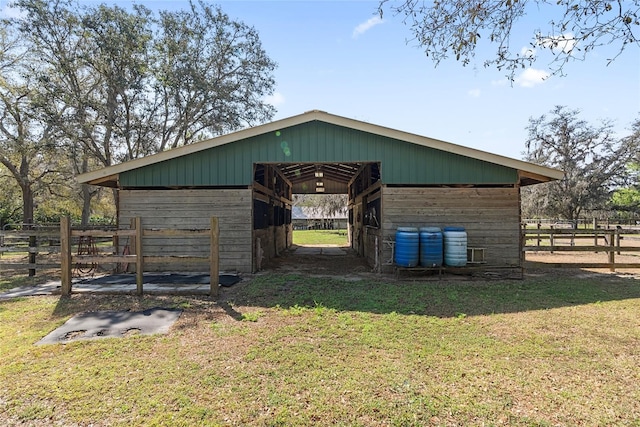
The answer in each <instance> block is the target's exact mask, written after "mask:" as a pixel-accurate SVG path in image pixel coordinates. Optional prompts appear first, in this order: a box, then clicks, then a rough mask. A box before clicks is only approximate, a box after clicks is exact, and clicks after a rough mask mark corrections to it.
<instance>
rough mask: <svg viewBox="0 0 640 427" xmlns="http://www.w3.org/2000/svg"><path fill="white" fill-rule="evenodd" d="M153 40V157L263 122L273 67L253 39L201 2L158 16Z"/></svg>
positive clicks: (253, 32)
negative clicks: (156, 129)
mask: <svg viewBox="0 0 640 427" xmlns="http://www.w3.org/2000/svg"><path fill="white" fill-rule="evenodd" d="M157 27H158V28H159V30H158V32H157V34H156V36H155V37H154V42H155V43H154V55H155V62H154V64H153V66H154V71H153V72H154V73H155V85H154V89H155V93H156V95H157V96H158V98H157V99H158V110H157V113H158V114H156V116H157V117H160V118H161V120H160V121H159V128H160V129H161V135H160V137H159V147H158V150H159V151H163V150H165V149H167V148H175V147H177V146H178V145H184V144H189V143H191V142H193V141H197V140H199V139H202V138H206V137H212V136H215V135H220V134H222V133H225V132H229V131H234V130H237V129H240V128H242V127H246V126H251V125H253V124H257V123H263V122H265V121H268V120H269V119H271V118H272V117H273V115H274V114H275V109H274V107H273V106H271V105H269V104H267V103H266V102H265V101H264V99H265V96H266V95H271V94H272V93H273V88H274V86H275V81H274V79H273V75H272V72H273V70H274V69H275V66H276V65H275V63H274V62H273V61H272V60H271V59H269V57H268V56H267V54H266V52H265V51H264V50H263V49H262V45H261V43H260V39H259V37H258V33H257V31H256V30H255V29H254V28H251V27H249V26H247V25H245V24H243V23H241V22H236V21H233V20H231V19H230V18H229V16H228V15H226V14H225V13H223V12H222V10H220V9H219V8H213V7H210V6H207V5H206V4H204V3H203V2H202V1H200V2H198V3H194V2H190V9H189V10H186V11H185V10H183V11H177V12H169V11H162V12H160V18H159V20H158V21H157Z"/></svg>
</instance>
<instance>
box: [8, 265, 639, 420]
mask: <svg viewBox="0 0 640 427" xmlns="http://www.w3.org/2000/svg"><path fill="white" fill-rule="evenodd" d="M236 286H239V287H237V288H230V290H229V292H230V291H231V290H232V291H233V299H232V300H228V301H226V302H224V303H221V304H220V305H218V304H216V303H215V302H213V301H210V300H209V299H207V298H196V297H159V296H145V297H144V298H136V297H133V296H105V295H101V296H97V295H93V296H92V295H72V297H70V298H61V297H54V296H49V297H32V298H28V299H18V300H12V301H3V302H0V357H2V361H3V363H2V364H0V424H2V425H12V424H14V425H15V424H26V425H89V424H96V425H116V426H118V425H122V426H125V425H126V426H129V425H172V426H173V425H177V426H181V425H184V426H191V425H221V426H227V425H232V426H233V425H238V426H240V425H257V426H278V425H286V426H307V425H344V426H377V425H380V426H382V425H384V426H388V425H390V426H424V425H511V426H553V425H592V426H597V425H598V426H599V425H608V426H615V425H620V426H623V425H625V426H640V403H639V402H640V389H639V388H638V384H639V383H640V371H639V370H638V366H640V353H639V352H638V348H639V347H640V323H639V322H638V319H639V318H640V285H639V284H638V281H637V280H633V279H620V278H615V277H612V276H607V275H603V276H594V277H589V278H573V277H555V278H548V277H541V278H535V279H526V280H522V281H487V282H484V281H460V282H458V281H442V282H435V281H429V282H424V283H422V282H389V281H376V280H361V281H356V282H347V281H342V280H338V279H331V278H309V277H304V276H299V275H281V274H267V275H261V276H257V277H255V278H254V279H253V280H252V281H250V282H248V283H245V284H240V285H236ZM155 306H163V307H180V308H183V309H184V310H185V311H184V312H183V314H182V316H181V318H180V320H179V321H178V322H177V323H176V324H175V325H174V326H173V327H172V329H171V331H170V332H169V334H168V335H157V336H132V337H129V338H123V339H104V340H98V341H84V342H74V343H69V344H66V345H47V346H35V345H34V343H35V342H36V341H38V340H39V339H40V338H42V337H43V336H44V335H46V334H47V333H48V332H50V331H51V330H53V329H54V328H55V327H57V326H59V325H60V324H62V323H63V322H64V321H66V320H67V319H68V318H69V317H70V316H71V315H73V314H75V313H79V312H83V311H87V310H105V309H130V310H138V309H142V308H147V307H155Z"/></svg>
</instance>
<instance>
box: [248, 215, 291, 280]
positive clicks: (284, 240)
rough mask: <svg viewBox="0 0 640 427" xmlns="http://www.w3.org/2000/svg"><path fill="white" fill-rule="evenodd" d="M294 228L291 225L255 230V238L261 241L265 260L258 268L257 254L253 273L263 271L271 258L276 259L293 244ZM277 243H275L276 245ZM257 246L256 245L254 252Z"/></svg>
mask: <svg viewBox="0 0 640 427" xmlns="http://www.w3.org/2000/svg"><path fill="white" fill-rule="evenodd" d="M292 232H293V227H292V225H291V224H285V225H280V226H271V227H269V228H263V229H260V230H254V231H253V233H254V238H255V239H256V240H255V241H256V243H257V239H258V238H259V239H260V247H261V248H262V256H263V259H262V261H261V262H260V268H258V267H259V266H258V260H257V254H255V257H254V264H253V271H257V270H263V269H264V268H265V266H266V265H267V264H268V262H269V260H270V259H271V258H275V257H276V256H279V255H280V254H282V252H283V251H284V250H285V249H287V248H288V247H290V246H291V245H292V244H293V235H292ZM274 242H275V243H274ZM255 250H256V245H255V244H254V252H255Z"/></svg>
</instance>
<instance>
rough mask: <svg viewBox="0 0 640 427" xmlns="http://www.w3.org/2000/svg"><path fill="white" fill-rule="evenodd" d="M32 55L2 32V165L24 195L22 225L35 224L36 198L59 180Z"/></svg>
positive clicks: (5, 30)
mask: <svg viewBox="0 0 640 427" xmlns="http://www.w3.org/2000/svg"><path fill="white" fill-rule="evenodd" d="M32 60H33V58H31V57H30V51H29V50H28V49H27V48H26V47H25V46H23V45H21V44H20V43H19V40H18V37H17V36H16V34H14V33H13V32H12V31H11V29H10V28H8V27H3V28H2V29H0V69H2V76H3V77H2V78H0V164H1V165H2V166H4V168H5V169H6V170H7V171H8V173H9V175H10V176H11V177H12V178H13V179H14V181H15V183H16V184H17V185H18V187H19V188H20V191H21V197H22V223H23V224H25V225H26V226H29V225H30V224H33V222H34V208H35V197H36V194H37V192H39V191H44V190H45V189H46V187H47V186H48V185H52V184H53V183H54V182H55V181H56V180H57V178H58V177H59V174H58V172H59V171H60V170H61V169H62V168H60V167H59V166H60V165H59V163H58V162H59V161H60V158H58V157H56V156H55V155H54V153H55V148H56V147H55V140H56V135H55V134H54V131H53V129H52V128H51V127H50V126H48V125H47V124H46V123H44V122H43V121H42V120H40V118H39V117H38V113H37V108H36V107H35V103H36V101H35V100H36V94H35V92H34V91H33V89H32V87H33V86H34V85H33V81H32V78H31V76H30V75H29V73H26V72H25V69H24V64H25V63H28V62H29V61H32Z"/></svg>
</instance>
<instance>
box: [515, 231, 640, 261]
mask: <svg viewBox="0 0 640 427" xmlns="http://www.w3.org/2000/svg"><path fill="white" fill-rule="evenodd" d="M636 236H640V230H637V229H622V228H614V229H590V230H589V229H567V228H553V227H550V228H541V227H540V226H538V228H535V229H528V228H526V227H523V229H522V239H523V240H522V250H523V252H524V254H525V255H526V253H527V252H547V253H551V254H553V253H557V252H567V253H586V252H591V253H605V254H606V255H607V262H571V263H567V262H562V263H558V262H554V263H546V262H545V263H531V262H527V261H525V264H524V266H525V267H527V266H533V265H540V264H544V265H545V266H549V267H578V268H609V269H610V270H611V271H615V270H616V268H622V269H624V268H640V257H639V258H638V259H637V261H634V262H619V261H616V255H623V254H624V255H625V256H627V255H636V254H638V255H640V238H638V237H636ZM627 258H628V256H627Z"/></svg>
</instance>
